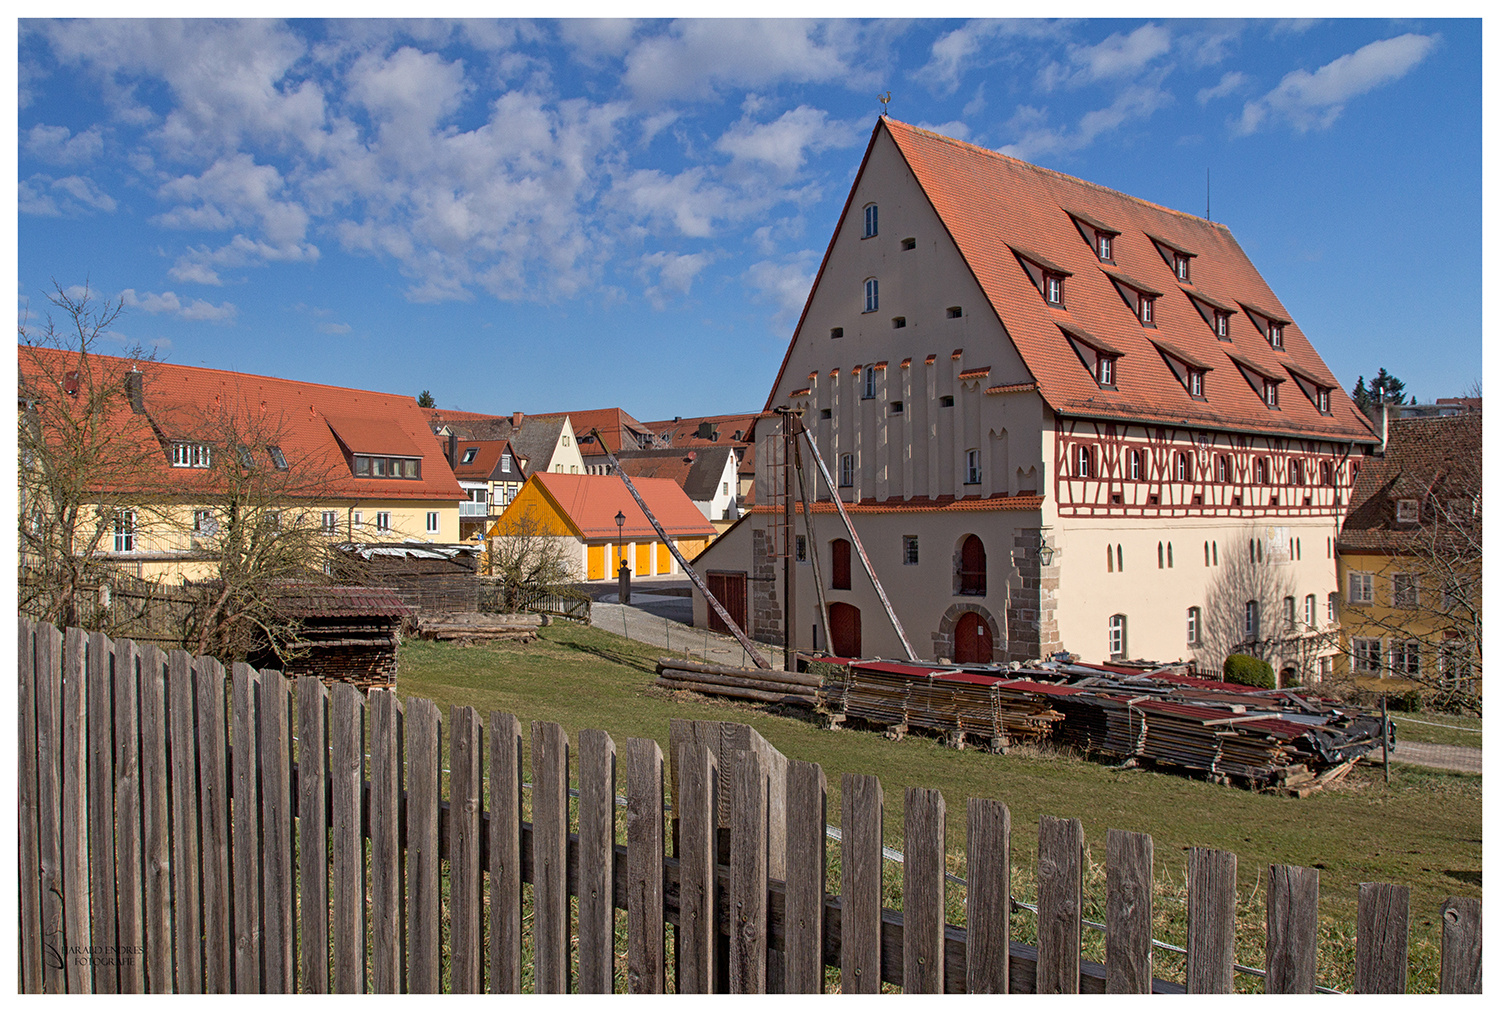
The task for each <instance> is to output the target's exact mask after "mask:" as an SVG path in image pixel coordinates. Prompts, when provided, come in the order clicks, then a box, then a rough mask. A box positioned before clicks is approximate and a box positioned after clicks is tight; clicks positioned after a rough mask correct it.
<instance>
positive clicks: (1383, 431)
mask: <svg viewBox="0 0 1500 1012" xmlns="http://www.w3.org/2000/svg"><path fill="white" fill-rule="evenodd" d="M1390 438H1391V406H1390V405H1389V404H1382V405H1380V455H1381V456H1382V457H1384V456H1385V446H1386V443H1387V442H1388V441H1389V440H1390Z"/></svg>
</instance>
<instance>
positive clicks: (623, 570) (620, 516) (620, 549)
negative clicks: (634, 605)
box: [615, 510, 630, 604]
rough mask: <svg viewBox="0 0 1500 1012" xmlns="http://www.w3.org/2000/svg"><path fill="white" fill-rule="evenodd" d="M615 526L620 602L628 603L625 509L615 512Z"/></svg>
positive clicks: (628, 578) (628, 574)
mask: <svg viewBox="0 0 1500 1012" xmlns="http://www.w3.org/2000/svg"><path fill="white" fill-rule="evenodd" d="M615 526H616V527H617V528H619V531H620V535H619V538H618V539H617V540H616V542H615V544H616V549H615V550H616V552H617V553H618V555H619V558H620V572H619V577H620V603H621V604H629V603H630V567H629V566H627V565H626V564H625V511H624V510H621V511H620V512H618V513H616V514H615Z"/></svg>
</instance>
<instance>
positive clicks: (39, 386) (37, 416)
mask: <svg viewBox="0 0 1500 1012" xmlns="http://www.w3.org/2000/svg"><path fill="white" fill-rule="evenodd" d="M47 299H48V302H49V303H51V305H52V307H53V309H52V310H49V311H48V312H47V314H46V316H45V317H44V319H43V321H42V323H41V324H40V325H39V326H32V325H30V324H29V321H28V320H27V319H25V318H23V319H22V321H21V323H20V324H19V326H18V333H19V339H20V344H19V348H18V359H19V361H18V368H19V386H18V399H19V403H18V408H19V412H18V413H19V422H20V424H19V433H18V450H19V467H18V472H19V474H18V477H19V485H20V507H21V508H20V531H19V533H20V545H21V579H20V605H21V608H22V610H24V611H26V612H27V613H29V614H32V615H35V616H37V617H38V618H40V619H42V620H44V621H48V622H54V623H57V624H59V625H87V626H90V627H93V628H104V629H105V631H109V629H108V628H106V626H107V615H108V611H107V609H105V608H103V607H102V606H101V605H100V604H99V602H98V599H97V596H96V594H95V588H96V587H97V585H98V583H99V581H100V575H101V574H100V570H101V562H100V560H101V556H103V555H104V554H106V553H108V552H111V551H129V550H130V549H131V548H132V547H133V545H134V543H135V540H136V539H138V538H140V537H142V536H143V535H144V534H146V533H147V531H148V530H149V529H150V528H151V527H152V526H153V525H154V524H155V523H157V522H159V520H160V513H159V511H158V510H156V509H155V508H154V506H153V504H154V503H155V502H156V501H157V499H158V493H159V492H160V484H159V481H158V480H157V474H158V470H157V468H156V466H155V459H154V458H155V456H156V455H157V454H160V452H161V448H160V446H159V445H158V444H157V443H156V441H155V440H154V439H153V438H152V436H151V431H150V427H149V425H148V424H146V423H145V420H144V419H143V418H141V417H139V416H137V415H135V413H134V412H133V411H132V409H131V404H132V401H131V397H132V396H133V395H134V394H137V393H138V391H139V386H137V385H136V384H138V382H139V379H140V372H139V367H140V366H141V365H143V364H145V363H147V362H149V361H151V359H150V357H149V356H147V355H146V354H145V353H144V352H143V351H142V350H141V349H140V348H139V347H136V348H133V349H131V350H130V351H128V352H127V354H126V355H125V357H124V358H123V359H121V358H118V357H113V356H101V355H100V354H99V351H98V346H99V344H100V341H101V340H102V339H104V338H105V336H106V335H107V334H108V333H109V331H110V328H111V327H112V326H113V325H114V323H115V322H116V321H117V320H118V319H119V318H120V316H121V313H122V312H123V306H122V305H121V303H120V302H118V301H111V300H108V299H105V300H103V301H99V300H97V299H96V298H95V297H94V296H93V294H92V292H91V291H90V290H89V288H88V286H87V285H85V286H84V288H83V290H82V292H81V293H74V292H70V291H69V290H67V289H64V288H63V287H62V286H61V285H60V284H58V283H57V282H55V281H54V282H53V291H52V292H51V293H50V294H49V295H48V297H47Z"/></svg>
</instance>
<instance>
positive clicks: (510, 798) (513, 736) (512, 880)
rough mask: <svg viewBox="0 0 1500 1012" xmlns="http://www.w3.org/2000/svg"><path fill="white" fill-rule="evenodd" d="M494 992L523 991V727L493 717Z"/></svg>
mask: <svg viewBox="0 0 1500 1012" xmlns="http://www.w3.org/2000/svg"><path fill="white" fill-rule="evenodd" d="M489 744H490V779H489V785H490V793H489V812H490V840H489V844H490V853H489V858H490V991H491V992H492V993H494V994H517V993H519V992H520V990H521V774H522V766H521V722H520V721H519V720H517V719H516V716H515V714H513V713H498V712H492V713H491V714H490V727H489Z"/></svg>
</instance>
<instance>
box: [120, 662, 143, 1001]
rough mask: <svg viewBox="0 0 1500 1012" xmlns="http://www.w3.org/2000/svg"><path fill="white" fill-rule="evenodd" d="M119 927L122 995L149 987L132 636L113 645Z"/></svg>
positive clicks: (137, 692) (137, 693)
mask: <svg viewBox="0 0 1500 1012" xmlns="http://www.w3.org/2000/svg"><path fill="white" fill-rule="evenodd" d="M114 655H115V664H114V678H113V686H112V691H113V695H114V746H115V771H114V776H115V783H114V793H115V825H114V832H115V896H116V899H115V931H116V938H117V939H118V943H117V944H118V945H119V957H120V965H119V984H120V993H121V994H140V993H142V992H143V991H145V989H146V977H145V970H146V960H145V941H146V936H145V930H144V928H143V925H142V920H141V918H142V913H141V905H142V902H143V895H144V890H143V886H142V883H141V842H142V838H141V766H140V713H139V705H140V680H139V674H138V673H137V670H136V666H137V662H138V661H139V658H140V654H139V651H138V649H137V648H136V645H135V643H133V642H132V641H130V640H116V641H115V644H114Z"/></svg>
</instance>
